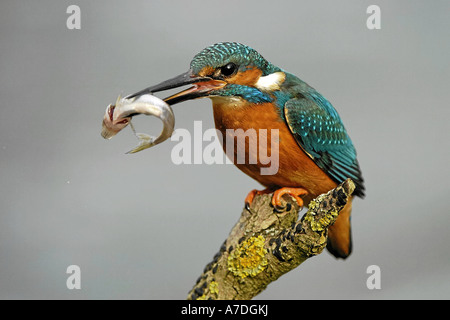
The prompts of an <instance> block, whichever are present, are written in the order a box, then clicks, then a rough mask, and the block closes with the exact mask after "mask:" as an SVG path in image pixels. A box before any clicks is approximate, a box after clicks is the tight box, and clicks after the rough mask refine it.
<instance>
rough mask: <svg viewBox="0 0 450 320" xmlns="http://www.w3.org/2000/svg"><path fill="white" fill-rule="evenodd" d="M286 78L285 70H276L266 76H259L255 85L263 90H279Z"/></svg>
mask: <svg viewBox="0 0 450 320" xmlns="http://www.w3.org/2000/svg"><path fill="white" fill-rule="evenodd" d="M285 79H286V74H285V73H284V72H281V71H279V72H274V73H271V74H269V75H267V76H264V77H259V79H258V81H257V82H256V84H255V86H256V87H257V88H258V89H259V90H261V91H274V90H279V89H280V85H281V84H282V83H283V82H284V80H285Z"/></svg>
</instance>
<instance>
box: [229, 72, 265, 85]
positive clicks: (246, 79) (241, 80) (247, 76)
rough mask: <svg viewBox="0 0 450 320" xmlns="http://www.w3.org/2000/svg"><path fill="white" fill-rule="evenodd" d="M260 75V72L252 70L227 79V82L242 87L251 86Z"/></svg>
mask: <svg viewBox="0 0 450 320" xmlns="http://www.w3.org/2000/svg"><path fill="white" fill-rule="evenodd" d="M261 74H262V71H261V70H259V69H257V68H252V69H249V70H246V71H244V72H238V73H237V74H236V75H235V76H233V77H231V78H229V79H227V82H228V83H234V84H240V85H244V86H253V85H254V84H255V83H256V82H257V81H258V79H259V77H260V76H261Z"/></svg>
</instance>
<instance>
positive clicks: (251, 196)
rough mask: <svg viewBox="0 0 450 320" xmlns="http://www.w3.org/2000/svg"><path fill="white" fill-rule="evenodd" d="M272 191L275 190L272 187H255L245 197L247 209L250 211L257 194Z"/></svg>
mask: <svg viewBox="0 0 450 320" xmlns="http://www.w3.org/2000/svg"><path fill="white" fill-rule="evenodd" d="M272 191H273V189H271V188H266V189H264V190H256V189H253V190H252V191H250V192H249V193H248V195H247V197H245V209H247V210H248V211H250V205H251V204H252V202H253V199H254V198H255V196H257V195H261V194H269V193H271V192H272Z"/></svg>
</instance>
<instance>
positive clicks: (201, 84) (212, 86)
mask: <svg viewBox="0 0 450 320" xmlns="http://www.w3.org/2000/svg"><path fill="white" fill-rule="evenodd" d="M189 84H193V86H192V87H190V88H188V89H186V90H183V91H181V92H178V93H176V94H174V95H171V96H170V97H167V98H165V99H164V101H165V102H166V103H168V104H169V105H174V104H176V103H179V102H183V101H186V100H192V99H197V98H202V97H206V96H208V95H210V94H211V93H212V92H213V91H214V90H217V89H220V88H223V87H224V86H225V85H226V84H227V83H226V82H225V81H222V80H215V79H213V78H210V77H200V76H196V75H194V74H193V73H192V71H191V70H189V71H188V72H185V73H183V74H180V75H179V76H176V77H175V78H172V79H169V80H166V81H163V82H161V83H160V84H157V85H154V86H152V87H148V88H146V89H144V90H141V91H139V92H136V93H134V94H131V95H129V96H127V97H126V98H127V99H130V98H134V97H138V96H142V95H144V94H153V93H154V92H158V91H164V90H169V89H173V88H178V87H181V86H185V85H189Z"/></svg>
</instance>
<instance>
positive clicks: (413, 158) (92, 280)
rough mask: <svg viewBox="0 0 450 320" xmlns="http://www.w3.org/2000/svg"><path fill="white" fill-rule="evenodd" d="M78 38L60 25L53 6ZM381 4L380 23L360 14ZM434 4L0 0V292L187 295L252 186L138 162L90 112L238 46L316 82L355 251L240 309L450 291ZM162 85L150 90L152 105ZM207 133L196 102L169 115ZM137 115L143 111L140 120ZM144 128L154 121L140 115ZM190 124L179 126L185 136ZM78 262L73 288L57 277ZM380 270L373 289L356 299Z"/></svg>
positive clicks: (213, 173) (444, 74)
mask: <svg viewBox="0 0 450 320" xmlns="http://www.w3.org/2000/svg"><path fill="white" fill-rule="evenodd" d="M72 4H75V5H78V6H79V7H80V9H81V29H80V30H69V29H68V28H67V27H66V21H67V19H68V18H69V16H70V14H67V13H66V10H67V7H68V6H69V5H72ZM371 4H377V5H379V6H380V8H381V30H369V29H368V28H367V27H366V20H367V18H368V17H369V14H367V13H366V9H367V7H368V6H369V5H371ZM449 12H450V3H449V2H448V1H439V0H436V1H433V2H432V3H430V2H427V1H396V2H392V1H375V2H374V1H359V0H358V1H357V0H353V1H347V0H346V1H339V2H336V1H332V0H328V1H320V2H317V1H282V0H281V1H277V2H276V3H275V2H274V1H261V0H259V1H241V0H239V1H235V0H229V1H198V0H196V1H189V2H188V1H162V0H161V1H126V2H125V1H94V2H93V1H84V0H77V1H70V2H69V1H45V0H44V1H31V0H30V1H22V0H18V1H13V0H7V1H2V2H1V3H0V45H1V50H0V99H1V100H0V114H1V116H0V298H1V299H54V298H57V299H185V298H186V296H187V293H188V291H189V290H190V289H191V288H192V286H193V285H194V283H195V280H196V279H197V277H198V276H199V275H200V274H201V272H202V270H203V268H204V266H205V265H206V264H207V263H208V262H210V261H211V260H212V258H213V256H214V254H215V253H216V252H217V251H218V250H219V247H220V245H221V244H222V242H223V240H224V239H225V238H226V237H227V236H228V233H229V231H230V230H231V228H232V226H233V225H234V224H235V222H236V221H237V220H238V218H239V215H240V213H241V210H242V208H243V204H244V198H245V196H246V195H247V193H248V192H249V191H250V190H251V189H254V188H260V185H259V184H258V183H257V182H255V181H253V180H252V179H250V178H248V177H247V176H245V175H244V174H243V173H241V172H240V171H239V170H238V169H237V168H235V167H234V166H231V165H206V164H204V165H175V164H173V163H172V161H171V157H170V155H171V150H172V148H173V147H174V146H175V145H176V144H177V142H172V141H170V140H167V141H166V142H164V143H163V144H161V145H158V146H156V147H154V148H152V149H148V150H145V151H143V152H140V153H138V154H134V155H128V154H125V152H126V151H128V150H129V149H131V148H132V147H134V146H136V145H137V143H138V142H137V140H136V138H135V137H134V136H133V134H132V132H131V130H130V129H128V128H126V129H125V130H124V131H123V132H121V133H120V134H119V135H118V136H116V137H115V138H114V139H112V140H110V141H106V140H103V139H102V138H101V136H100V130H101V121H102V118H103V114H104V111H105V109H106V106H107V105H108V104H109V103H113V102H115V100H116V98H117V96H118V95H119V94H120V93H122V94H129V93H133V92H136V91H138V90H140V89H143V88H145V87H147V86H150V85H153V84H156V83H158V82H160V81H162V80H166V79H168V78H170V77H173V76H175V75H178V74H180V73H182V72H184V71H186V70H187V69H188V67H189V62H190V60H191V58H192V57H193V56H194V55H195V54H196V53H197V52H199V51H200V50H202V49H203V48H204V47H207V46H209V45H211V44H213V43H216V42H223V41H237V42H242V43H245V44H247V45H249V46H251V47H253V48H254V49H256V50H258V51H259V52H260V53H261V54H262V55H263V56H264V57H265V58H266V59H267V60H269V61H271V62H272V63H274V64H275V65H277V66H280V67H281V68H284V69H285V70H288V71H290V72H292V73H294V74H296V75H297V76H299V77H300V78H301V79H303V80H304V81H306V82H307V83H309V84H310V85H312V86H313V87H315V88H316V89H317V90H318V91H319V92H321V93H322V94H323V95H324V96H325V97H326V98H327V99H328V100H330V101H331V103H332V104H333V105H334V106H335V108H336V109H337V110H338V112H339V113H340V115H341V117H342V119H343V120H344V123H345V126H346V128H347V130H348V132H349V134H350V136H351V137H352V140H353V142H354V144H355V146H356V149H357V151H358V158H359V162H360V165H361V168H362V170H363V175H364V178H365V180H366V187H367V197H366V198H365V199H364V200H361V199H357V200H356V201H354V205H353V207H354V209H353V216H352V225H353V243H354V249H353V254H352V255H351V256H350V257H349V258H348V259H347V260H345V261H342V260H336V259H334V258H333V257H332V256H331V255H330V254H329V253H328V252H323V254H321V255H319V256H317V257H314V258H312V259H310V260H308V261H306V262H305V263H304V264H303V265H301V266H300V267H299V268H297V269H295V270H293V271H292V272H290V273H288V274H286V275H284V276H283V277H281V278H280V279H279V280H278V281H276V282H274V283H272V284H271V285H269V286H268V287H267V289H266V290H265V291H264V292H263V293H261V294H260V295H258V296H257V297H256V299H319V298H321V299H323V298H326V299H347V298H349V299H423V298H425V299H448V298H450V282H449V281H448V279H450V259H449V256H450V246H449V242H450V233H449V231H448V230H449V227H448V226H449V223H450V218H449V205H448V202H447V201H448V199H447V198H446V197H447V196H446V194H447V193H448V187H449V182H448V179H449V178H450V170H449V160H450V148H449V138H450V129H449V124H448V121H449V119H450V108H449V100H450V90H449V78H450V65H449V60H450V59H449V56H450V42H449V39H450V19H449V16H448V13H449ZM167 94H168V93H167V92H166V93H164V94H163V95H162V96H163V97H165V96H166V95H167ZM174 112H175V118H176V128H186V129H188V130H190V131H191V130H193V123H194V121H196V120H201V121H203V129H204V130H206V129H207V128H212V127H213V126H214V124H213V116H212V108H211V101H210V100H208V99H204V100H196V101H189V102H185V103H182V104H180V105H176V106H174ZM141 118H142V119H141ZM135 125H136V127H137V129H138V131H141V132H142V131H143V132H147V133H152V134H158V133H159V131H160V130H161V124H160V122H159V120H157V119H153V118H150V117H138V118H137V119H136V121H135ZM191 132H192V131H191ZM69 265H78V266H80V268H81V290H68V289H67V287H66V280H67V277H68V276H69V275H68V274H66V269H67V267H68V266H69ZM370 265H378V266H379V267H380V270H381V289H379V290H369V289H368V288H367V286H366V280H367V278H368V277H369V274H367V273H366V270H367V267H368V266H370Z"/></svg>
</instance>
